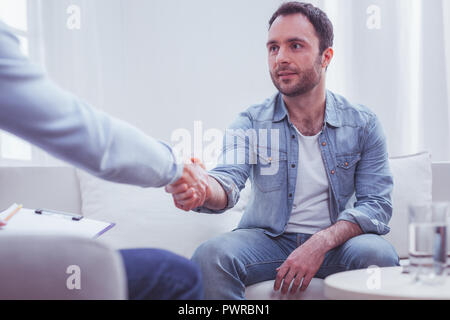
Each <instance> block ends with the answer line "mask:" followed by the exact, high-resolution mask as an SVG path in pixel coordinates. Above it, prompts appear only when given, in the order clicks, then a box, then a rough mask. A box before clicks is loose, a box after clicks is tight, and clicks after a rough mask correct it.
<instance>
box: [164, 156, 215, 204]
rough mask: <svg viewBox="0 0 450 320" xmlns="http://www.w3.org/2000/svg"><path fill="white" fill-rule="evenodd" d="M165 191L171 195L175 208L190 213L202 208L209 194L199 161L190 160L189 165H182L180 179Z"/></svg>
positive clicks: (205, 176) (206, 179)
mask: <svg viewBox="0 0 450 320" xmlns="http://www.w3.org/2000/svg"><path fill="white" fill-rule="evenodd" d="M165 190H166V192H167V193H170V194H172V197H173V200H174V203H175V206H176V207H177V208H179V209H181V210H184V211H190V210H192V209H194V208H197V207H200V206H202V205H203V204H204V203H205V201H206V199H207V197H208V195H209V193H210V188H209V184H208V173H207V171H206V168H205V166H204V165H203V164H202V163H201V162H200V160H198V159H191V163H188V164H185V165H184V169H183V175H182V176H181V178H180V179H179V180H178V181H176V182H175V183H174V184H171V185H169V186H167V187H166V188H165Z"/></svg>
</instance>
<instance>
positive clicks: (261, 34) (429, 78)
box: [42, 0, 450, 160]
mask: <svg viewBox="0 0 450 320" xmlns="http://www.w3.org/2000/svg"><path fill="white" fill-rule="evenodd" d="M281 2H282V1H278V0H245V1H244V0H230V1H219V0H192V1H183V0H173V1H166V0H95V1H93V0H70V1H69V0H45V1H42V16H43V17H42V21H43V36H44V39H45V41H44V45H45V49H46V50H45V52H46V62H47V63H46V66H47V69H48V71H49V72H50V74H51V76H52V77H53V78H54V79H56V80H57V82H58V83H60V84H61V85H62V86H64V87H65V88H68V89H70V90H71V91H74V92H76V93H78V94H79V95H80V96H82V97H84V98H85V99H86V100H88V101H90V102H91V103H93V104H94V105H96V106H97V107H99V108H102V109H104V110H106V111H108V112H109V113H111V114H113V115H115V116H118V117H120V118H122V119H124V120H126V121H129V122H131V123H133V124H134V125H136V126H138V127H139V128H141V129H142V130H144V131H145V132H146V133H148V134H151V135H153V136H156V137H158V138H160V139H163V140H165V141H170V138H171V134H172V132H173V131H174V130H176V129H178V128H186V129H188V130H190V131H191V132H193V131H194V121H197V120H200V121H202V123H203V129H204V130H207V129H209V128H217V129H220V130H224V129H225V127H226V126H227V125H228V124H229V123H230V122H231V121H232V120H233V119H234V118H235V116H236V115H237V114H238V113H239V112H240V111H242V110H244V109H245V108H247V107H249V106H250V105H252V104H255V103H259V102H261V101H263V100H264V99H266V98H267V97H269V96H271V95H272V94H273V93H275V88H274V87H273V85H272V82H271V80H270V77H269V73H268V66H267V53H266V48H265V43H266V40H267V27H268V20H269V18H270V17H271V15H272V14H273V12H274V11H275V10H276V8H277V7H278V6H279V4H280V3H281ZM312 2H313V3H316V4H318V5H319V6H321V7H322V8H325V10H326V12H327V13H328V14H329V16H330V18H331V20H332V22H333V23H334V25H335V38H336V40H335V59H334V61H333V64H332V66H331V67H330V69H329V72H328V80H329V82H328V84H329V87H330V88H331V89H333V90H336V91H337V93H341V94H343V95H344V96H346V97H348V98H349V99H350V100H351V101H353V102H355V103H362V104H365V105H367V106H368V107H370V108H371V109H372V110H374V111H375V112H376V113H377V114H378V115H379V117H380V119H381V121H382V123H383V126H384V128H385V131H386V133H387V136H388V144H389V151H390V154H391V156H398V155H404V154H407V153H413V152H418V151H422V150H424V149H427V150H429V151H431V152H432V153H433V157H434V160H450V142H449V135H450V126H449V119H450V113H449V109H450V108H449V105H448V100H447V85H448V83H447V82H448V81H447V78H446V71H445V50H444V48H445V45H446V43H445V41H444V40H445V36H444V33H443V17H442V10H443V9H442V1H441V0H427V1H424V0H395V1H394V0H339V1H337V0H317V1H312ZM71 4H75V5H78V6H79V7H80V9H81V12H80V13H81V15H80V18H81V29H80V30H69V29H68V28H67V27H66V22H67V18H68V17H69V15H68V14H67V13H66V9H67V7H68V6H69V5H71ZM373 4H375V5H377V6H379V7H380V8H381V13H382V16H381V17H382V24H381V29H379V30H370V29H368V28H367V26H366V22H367V18H368V15H367V13H366V9H367V8H368V6H370V5H373ZM447 41H448V40H447ZM447 45H448V42H447ZM449 79H450V77H449Z"/></svg>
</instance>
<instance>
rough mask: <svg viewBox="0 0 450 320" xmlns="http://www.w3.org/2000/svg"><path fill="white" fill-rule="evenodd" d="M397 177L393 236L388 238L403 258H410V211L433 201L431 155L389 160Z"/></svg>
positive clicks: (391, 224) (393, 197)
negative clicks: (421, 204) (411, 206)
mask: <svg viewBox="0 0 450 320" xmlns="http://www.w3.org/2000/svg"><path fill="white" fill-rule="evenodd" d="M390 165H391V170H392V174H393V176H394V191H393V194H392V202H393V207H394V210H393V213H392V219H391V221H390V223H389V227H390V228H391V232H390V233H389V234H387V235H386V236H385V238H386V239H387V240H388V241H390V242H391V243H392V244H393V245H394V247H395V249H396V250H397V253H398V255H399V256H400V258H408V232H409V229H408V224H409V221H408V220H409V219H408V207H409V206H410V205H411V204H413V203H429V202H431V201H432V187H433V186H432V165H431V155H430V154H429V153H426V152H425V153H419V154H416V155H411V156H406V157H397V158H392V159H391V160H390Z"/></svg>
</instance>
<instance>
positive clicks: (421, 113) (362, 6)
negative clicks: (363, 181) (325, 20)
mask: <svg viewBox="0 0 450 320" xmlns="http://www.w3.org/2000/svg"><path fill="white" fill-rule="evenodd" d="M448 2H449V1H448V0H426V1H425V0H339V1H335V0H322V1H318V4H319V5H320V6H321V7H322V8H324V10H325V11H326V12H327V13H328V14H329V17H330V19H331V20H332V21H333V24H334V27H335V53H336V56H335V61H334V62H333V66H332V67H331V68H330V69H329V83H328V84H329V87H330V88H332V89H333V88H334V89H335V90H336V91H338V92H341V93H342V94H343V95H344V96H346V97H348V98H349V99H350V100H351V101H354V102H358V103H361V104H365V105H367V106H369V107H370V108H371V109H372V110H374V111H375V112H376V113H377V114H378V115H379V117H380V118H381V121H382V123H383V125H384V128H385V131H386V134H387V136H388V143H389V151H390V154H391V155H392V156H397V155H405V154H410V153H415V152H418V151H423V150H428V151H430V152H431V153H432V156H433V160H434V161H444V160H447V161H448V160H450V120H449V119H450V72H449V65H450V56H449V49H448V48H449V46H450V36H449V35H450V29H449V27H450V25H449V11H450V10H449V9H450V7H449V3H448ZM445 16H447V17H445Z"/></svg>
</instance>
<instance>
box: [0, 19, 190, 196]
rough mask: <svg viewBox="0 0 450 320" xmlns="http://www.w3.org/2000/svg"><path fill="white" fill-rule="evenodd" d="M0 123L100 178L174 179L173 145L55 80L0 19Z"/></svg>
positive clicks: (155, 182)
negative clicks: (33, 60)
mask: <svg viewBox="0 0 450 320" xmlns="http://www.w3.org/2000/svg"><path fill="white" fill-rule="evenodd" d="M0 110H1V113H0V128H1V129H2V130H5V131H8V132H10V133H12V134H14V135H16V136H19V137H20V138H22V139H24V140H27V141H28V142H30V143H32V144H34V145H36V146H38V147H40V148H42V149H43V150H45V151H47V152H48V153H50V154H52V155H53V156H55V157H57V158H59V159H62V160H64V161H67V162H69V163H70V164H72V165H74V166H76V167H79V168H80V169H83V170H86V171H88V172H90V173H91V174H93V175H96V176H98V177H100V178H102V179H105V180H109V181H114V182H118V183H126V184H133V185H138V186H141V187H162V186H165V185H167V184H171V183H173V182H175V181H177V180H178V179H179V178H180V177H181V174H182V170H183V165H182V164H177V162H176V160H175V157H174V154H173V152H172V149H171V148H170V147H169V146H168V145H166V144H165V143H163V142H160V141H157V140H155V139H153V138H151V137H149V136H147V135H145V134H144V133H143V132H141V131H140V130H138V129H137V128H135V127H133V126H131V125H129V124H127V123H125V122H123V121H121V120H118V119H115V118H112V117H110V116H108V115H107V114H105V113H103V112H101V111H99V110H96V109H95V108H93V107H91V106H89V105H88V104H87V103H85V102H84V101H82V100H81V99H79V98H77V97H75V96H74V95H72V94H70V93H68V92H66V91H64V90H62V89H61V88H59V87H58V86H56V85H55V84H54V83H53V82H52V81H51V80H50V79H49V78H48V77H47V76H46V75H45V73H44V72H43V71H42V69H41V68H39V67H37V66H35V65H33V64H32V63H31V62H30V61H29V60H28V59H27V58H26V57H24V56H23V55H22V54H21V53H20V51H19V42H18V40H17V38H16V37H15V36H14V35H13V34H12V33H11V32H10V31H9V30H8V27H7V26H6V25H5V24H3V23H2V22H1V21H0Z"/></svg>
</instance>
